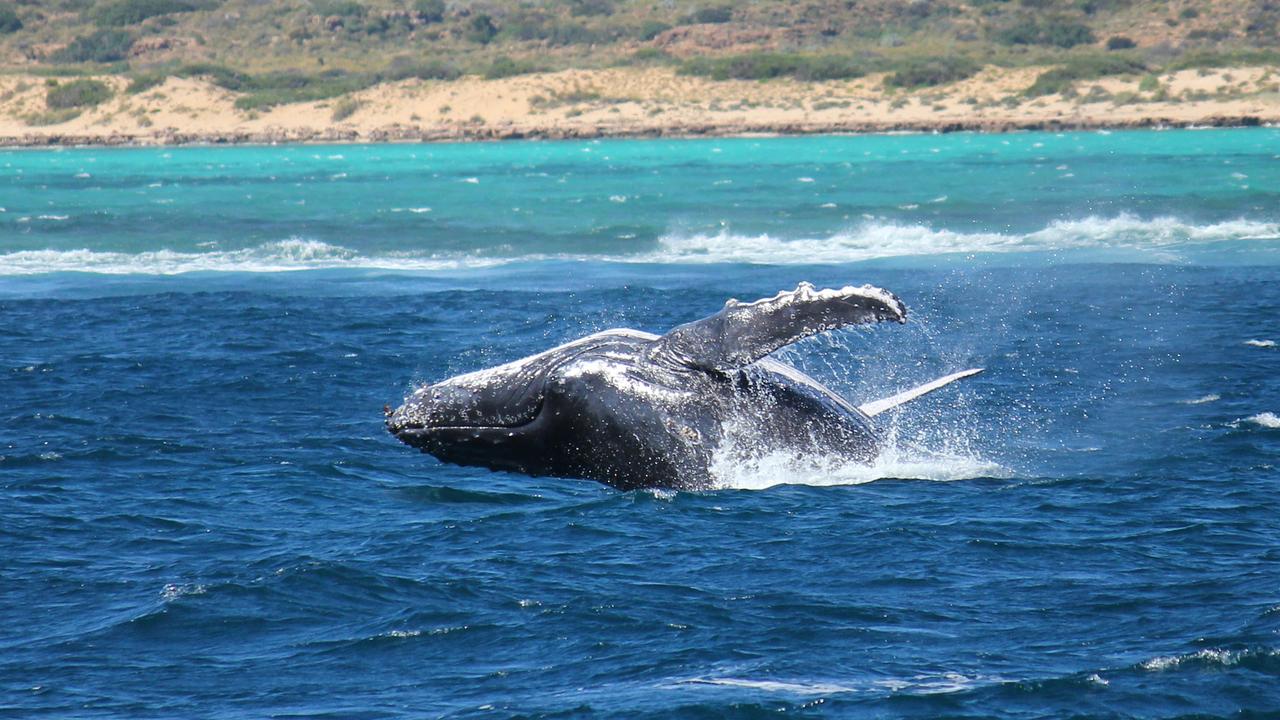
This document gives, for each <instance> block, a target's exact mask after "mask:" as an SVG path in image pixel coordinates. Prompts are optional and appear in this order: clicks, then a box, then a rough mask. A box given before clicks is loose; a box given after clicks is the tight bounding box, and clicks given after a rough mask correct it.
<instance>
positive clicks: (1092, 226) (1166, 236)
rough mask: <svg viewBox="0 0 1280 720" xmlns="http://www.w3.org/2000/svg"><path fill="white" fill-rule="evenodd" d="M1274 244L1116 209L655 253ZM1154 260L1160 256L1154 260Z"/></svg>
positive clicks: (783, 257)
mask: <svg viewBox="0 0 1280 720" xmlns="http://www.w3.org/2000/svg"><path fill="white" fill-rule="evenodd" d="M1232 240H1245V241H1280V223H1268V222H1255V221H1250V220H1233V221H1229V222H1221V223H1212V224H1207V225H1196V224H1192V223H1187V222H1184V221H1182V220H1179V219H1177V218H1173V217H1161V218H1154V219H1149V220H1144V219H1142V218H1139V217H1137V216H1135V215H1130V214H1127V213H1126V214H1121V215H1119V216H1117V217H1113V218H1099V217H1088V218H1084V219H1082V220H1063V221H1054V222H1052V223H1050V224H1049V225H1048V226H1046V227H1045V228H1043V229H1041V230H1037V231H1035V232H1031V233H1026V234H1014V233H998V232H956V231H953V230H935V229H933V228H929V227H927V226H923V225H896V224H875V223H868V224H866V225H863V226H861V227H858V228H856V229H854V230H851V231H847V232H841V233H837V234H835V235H832V236H830V237H821V238H808V239H798V240H778V239H776V238H773V237H771V236H768V235H758V236H742V235H734V234H731V233H727V232H726V233H720V234H717V235H690V236H671V237H666V238H663V240H662V245H663V248H664V250H665V252H664V253H662V254H661V256H660V257H655V258H652V259H653V260H661V259H662V258H671V259H676V258H678V259H679V260H681V261H684V262H690V261H696V260H702V261H704V262H746V263H777V264H788V263H830V262H858V261H862V260H875V259H880V258H890V257H906V256H922V255H941V254H952V253H1007V252H1037V251H1053V250H1079V249H1131V250H1165V251H1167V250H1170V249H1174V248H1178V247H1182V246H1189V245H1199V244H1205V243H1214V242H1225V241H1232ZM1153 259H1160V258H1153Z"/></svg>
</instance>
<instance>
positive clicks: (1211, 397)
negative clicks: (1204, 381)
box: [1179, 393, 1222, 405]
mask: <svg viewBox="0 0 1280 720" xmlns="http://www.w3.org/2000/svg"><path fill="white" fill-rule="evenodd" d="M1221 399H1222V396H1221V395H1218V394H1216V393H1209V394H1208V395H1202V396H1200V397H1198V398H1196V399H1195V400H1179V402H1181V403H1182V404H1183V405H1204V404H1205V403H1211V402H1218V401H1219V400H1221Z"/></svg>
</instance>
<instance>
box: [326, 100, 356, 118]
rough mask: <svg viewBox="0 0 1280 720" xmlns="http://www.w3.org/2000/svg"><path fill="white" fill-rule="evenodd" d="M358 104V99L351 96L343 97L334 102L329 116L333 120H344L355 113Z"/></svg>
mask: <svg viewBox="0 0 1280 720" xmlns="http://www.w3.org/2000/svg"><path fill="white" fill-rule="evenodd" d="M360 105H361V102H360V101H359V100H356V99H355V98H352V97H344V98H342V99H341V100H339V101H338V102H337V103H335V104H334V106H333V115H332V116H331V117H332V118H333V121H334V122H341V121H343V120H346V119H347V118H349V117H351V116H352V115H355V114H356V111H357V110H359V109H360Z"/></svg>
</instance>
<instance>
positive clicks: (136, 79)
mask: <svg viewBox="0 0 1280 720" xmlns="http://www.w3.org/2000/svg"><path fill="white" fill-rule="evenodd" d="M168 78H169V75H168V74H167V73H163V72H148V73H141V74H139V75H134V76H133V77H132V78H131V79H130V80H129V85H128V86H127V87H125V89H124V91H125V92H126V93H128V94H130V95H137V94H138V93H141V92H146V91H148V90H150V89H151V88H153V87H157V86H159V85H163V84H164V81H165V80H167V79H168Z"/></svg>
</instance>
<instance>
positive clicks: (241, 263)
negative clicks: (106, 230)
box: [0, 208, 1280, 275]
mask: <svg viewBox="0 0 1280 720" xmlns="http://www.w3.org/2000/svg"><path fill="white" fill-rule="evenodd" d="M412 210H413V211H417V210H418V209H416V208H415V209H412ZM1228 241H1243V242H1254V243H1256V242H1264V243H1267V242H1280V223H1271V222H1258V221H1252V220H1243V219H1240V220H1232V221H1227V222H1220V223H1211V224H1193V223H1189V222H1185V221H1183V220H1179V219H1177V218H1173V217H1160V218H1153V219H1142V218H1139V217H1137V216H1134V215H1130V214H1122V215H1119V216H1116V217H1112V218H1099V217H1088V218H1084V219H1081V220H1069V221H1055V222H1052V223H1050V224H1049V225H1047V226H1046V227H1044V228H1042V229H1040V230H1037V231H1034V232H1031V233H1025V234H1018V233H1001V232H958V231H954V230H947V229H934V228H931V227H928V226H925V225H901V224H894V223H881V222H872V221H868V222H866V223H865V224H862V225H860V226H857V227H854V228H851V229H849V230H844V231H841V232H838V233H835V234H833V235H829V236H824V237H811V238H803V237H802V238H792V239H788V238H778V237H775V236H773V235H767V234H764V235H744V234H737V233H732V232H727V231H726V232H721V233H718V234H696V233H695V234H680V233H668V234H667V235H664V236H662V237H660V238H658V240H657V242H656V247H654V245H653V244H649V243H645V244H644V246H643V247H637V248H636V251H635V252H631V253H623V254H617V253H615V254H590V253H582V252H565V253H554V252H550V253H548V252H542V253H532V254H506V255H498V254H494V253H493V252H492V251H486V252H478V251H477V252H452V251H451V252H430V251H422V250H403V251H395V252H381V253H376V254H366V253H363V252H361V251H359V250H357V249H353V248H349V247H343V246H340V245H331V244H329V243H325V242H322V241H319V240H314V239H307V238H289V239H286V240H280V241H276V242H269V243H265V244H263V245H260V246H257V247H254V248H247V249H241V250H228V251H219V250H210V251H207V252H183V251H176V250H170V249H157V250H151V251H144V252H137V253H126V252H114V251H102V250H93V249H89V248H83V249H76V250H23V251H17V252H11V253H7V254H0V275H34V274H42V273H55V272H89V273H100V274H148V275H172V274H178V273H187V272H284V271H293V270H315V269H326V268H368V269H386V270H405V271H448V270H459V269H471V268H485V267H492V266H495V265H503V264H508V263H519V262H539V261H547V260H567V261H597V262H618V263H629V262H635V263H656V264H663V263H671V264H702V263H757V264H778V265H786V264H812V263H847V262H860V261H865V260H875V259H882V258H894V257H919V256H928V255H944V254H956V253H971V254H983V253H1013V252H1045V251H1067V250H1082V249H1124V250H1132V251H1147V252H1148V253H1149V255H1148V256H1147V259H1149V260H1151V261H1154V262H1163V261H1169V260H1176V259H1178V258H1177V256H1176V252H1175V251H1176V250H1177V249H1179V248H1189V247H1193V246H1196V245H1204V244H1209V243H1218V242H1228ZM1277 247H1280V245H1277Z"/></svg>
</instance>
